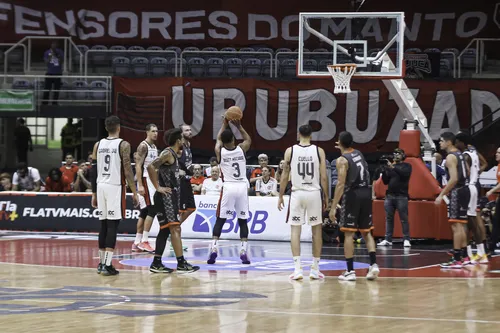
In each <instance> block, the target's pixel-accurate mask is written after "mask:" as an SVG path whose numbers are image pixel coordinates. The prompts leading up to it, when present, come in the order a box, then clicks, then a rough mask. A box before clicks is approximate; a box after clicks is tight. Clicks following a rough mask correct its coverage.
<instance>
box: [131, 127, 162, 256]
mask: <svg viewBox="0 0 500 333" xmlns="http://www.w3.org/2000/svg"><path fill="white" fill-rule="evenodd" d="M157 137H158V128H157V127H156V125H155V124H148V125H147V126H146V140H144V141H142V142H141V143H140V144H139V146H138V147H137V152H136V156H137V157H136V161H135V174H136V177H137V191H138V192H139V194H140V196H139V204H140V208H141V210H140V215H139V220H138V221H137V233H136V235H135V241H134V243H133V244H132V251H133V252H136V251H146V252H154V249H153V248H152V247H151V245H150V244H149V239H148V237H149V231H150V230H151V225H152V224H153V219H154V217H155V215H156V211H155V207H154V195H155V192H156V190H155V188H154V186H153V183H152V182H151V179H150V177H149V174H148V170H147V168H148V165H149V164H150V163H151V162H152V161H154V160H155V159H156V158H157V157H158V149H157V148H156V146H155V144H154V143H155V141H156V139H157Z"/></svg>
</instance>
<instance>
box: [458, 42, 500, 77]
mask: <svg viewBox="0 0 500 333" xmlns="http://www.w3.org/2000/svg"><path fill="white" fill-rule="evenodd" d="M484 42H500V38H474V39H473V40H471V41H470V42H469V44H467V46H466V47H465V49H463V51H462V52H460V54H459V55H458V78H462V56H463V55H464V54H465V52H467V50H469V48H470V46H471V45H472V44H474V43H476V74H481V73H482V72H483V67H484Z"/></svg>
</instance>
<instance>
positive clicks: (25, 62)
mask: <svg viewBox="0 0 500 333" xmlns="http://www.w3.org/2000/svg"><path fill="white" fill-rule="evenodd" d="M0 46H15V48H18V47H20V48H22V49H23V71H24V72H26V70H27V69H28V67H27V63H28V52H27V50H26V45H24V44H19V45H18V43H0ZM15 48H14V49H15ZM7 57H8V53H5V52H4V59H3V68H4V74H7V65H8V61H7Z"/></svg>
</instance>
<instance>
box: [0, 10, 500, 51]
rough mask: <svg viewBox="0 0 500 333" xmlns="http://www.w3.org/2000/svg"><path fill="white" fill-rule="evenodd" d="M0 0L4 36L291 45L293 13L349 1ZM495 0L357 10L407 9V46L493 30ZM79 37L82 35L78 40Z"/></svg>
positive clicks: (445, 42)
mask: <svg viewBox="0 0 500 333" xmlns="http://www.w3.org/2000/svg"><path fill="white" fill-rule="evenodd" d="M56 3H57V5H56V6H55V5H54V4H55V2H53V1H40V0H16V1H2V2H0V29H1V31H2V33H1V37H0V38H1V39H2V42H17V41H18V40H19V39H21V38H22V37H24V36H30V35H31V36H33V35H34V36H56V35H63V36H73V37H74V38H75V39H77V43H90V44H128V45H141V44H143V45H155V44H156V45H161V46H165V44H173V45H180V46H189V45H193V43H195V45H196V46H214V45H215V46H248V45H258V44H266V45H269V46H272V47H275V48H277V47H290V48H293V49H295V48H297V39H298V13H299V12H342V11H348V1H347V0H345V1H322V0H311V1H303V0H287V1H273V4H272V6H271V5H270V2H269V1H265V0H254V1H234V0H232V1H229V0H211V1H206V0H191V1H168V2H158V1H153V0H142V1H137V0H108V1H97V0H87V1H84V2H82V1H77V0H66V1H57V2H56ZM499 7H500V6H499V3H498V1H451V0H449V1H435V0H421V1H418V2H417V1H400V0H384V1H375V0H371V1H370V0H369V1H366V2H365V3H364V5H363V7H362V11H368V12H383V11H390V12H395V11H400V12H405V15H406V25H407V32H406V45H407V46H408V47H423V48H425V47H438V48H441V49H443V48H446V47H458V48H463V47H465V46H466V44H467V43H469V41H470V40H471V39H473V38H479V37H498V36H499V32H500V29H499V27H500V14H499V10H500V8H499ZM78 39H80V40H78Z"/></svg>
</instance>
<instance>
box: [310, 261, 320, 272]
mask: <svg viewBox="0 0 500 333" xmlns="http://www.w3.org/2000/svg"><path fill="white" fill-rule="evenodd" d="M311 268H312V269H317V270H319V258H313V264H312V267H311Z"/></svg>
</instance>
